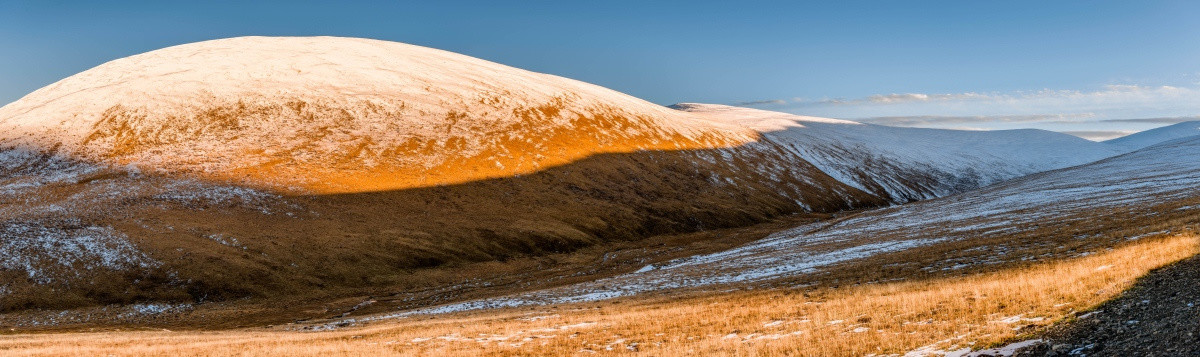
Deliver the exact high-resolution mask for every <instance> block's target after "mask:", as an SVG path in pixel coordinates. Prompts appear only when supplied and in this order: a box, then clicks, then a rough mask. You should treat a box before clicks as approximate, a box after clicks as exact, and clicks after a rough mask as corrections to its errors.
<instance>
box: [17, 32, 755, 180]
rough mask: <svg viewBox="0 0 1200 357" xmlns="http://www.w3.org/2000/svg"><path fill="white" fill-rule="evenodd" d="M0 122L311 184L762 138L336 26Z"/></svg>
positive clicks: (24, 137)
mask: <svg viewBox="0 0 1200 357" xmlns="http://www.w3.org/2000/svg"><path fill="white" fill-rule="evenodd" d="M0 133H2V134H0V145H3V146H5V147H9V148H14V147H16V148H27V149H34V150H36V151H42V152H52V153H54V154H57V155H60V156H66V157H69V158H71V159H75V160H81V161H86V162H91V163H100V164H104V165H120V166H125V165H132V166H135V167H137V168H139V169H140V170H142V171H143V172H157V173H184V174H187V175H192V176H196V177H200V178H205V179H215V180H221V181H228V180H232V181H233V182H236V183H240V184H248V185H251V186H256V187H263V188H271V189H284V190H292V189H299V190H301V191H304V192H313V193H346V192H363V191H379V190H392V189H405V188H414V187H428V186H435V185H442V184H454V183H462V182H468V181H473V180H480V179H487V178H499V177H510V176H513V175H520V174H525V173H530V172H534V171H538V170H541V169H544V168H549V167H554V166H558V165H563V164H567V163H570V162H573V161H575V160H579V159H582V158H585V157H587V156H591V155H595V154H601V153H628V152H636V151H640V150H686V149H707V148H718V147H728V146H733V145H738V144H741V143H745V142H747V141H751V140H753V139H755V138H756V134H755V132H753V131H752V130H749V129H745V128H740V127H738V126H734V125H731V124H721V123H719V122H713V121H707V120H704V119H700V118H697V117H695V116H689V115H687V114H686V113H682V112H679V111H675V110H671V109H669V108H665V107H662V106H659V105H655V104H653V103H649V102H646V101H643V100H640V99H637V98H634V97H631V96H628V95H625V94H622V93H618V92H616V91H612V90H609V89H606V88H602V87H599V86H595V85H591V84H587V83H583V82H579V81H575V80H571V79H566V78H562V77H557V76H552V75H547V74H541V73H535V72H530V71H525V70H521V69H517V68H512V67H508V66H504V65H500V64H497V63H493V62H488V61H484V60H481V59H477V58H472V57H468V56H464V55H460V54H455V53H451V52H446V51H441V50H436V49H431V48H426V47H420V46H414V45H408V44H403V43H397V42H388V41H379V40H368V39H357V38H339V37H239V38H230V39H221V40H212V41H205V42H198V43H191V44H185V45H179V46H174V47H169V48H165V49H161V50H156V51H152V52H148V53H144V54H140V55H135V56H131V57H127V58H122V59H118V60H114V61H111V62H108V63H105V64H103V65H100V66H97V67H95V68H92V69H90V70H87V71H84V72H82V73H79V74H76V75H74V76H71V77H68V78H66V79H63V80H61V81H59V82H57V83H54V84H52V85H50V86H47V87H45V88H42V89H40V90H38V91H35V92H33V93H31V94H29V95H27V96H25V97H24V98H22V99H20V100H18V101H16V102H14V103H12V104H9V105H7V106H5V107H3V108H0Z"/></svg>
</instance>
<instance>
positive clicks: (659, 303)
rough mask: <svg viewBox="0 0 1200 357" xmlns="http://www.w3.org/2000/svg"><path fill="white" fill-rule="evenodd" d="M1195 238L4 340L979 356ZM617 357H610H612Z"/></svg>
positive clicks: (1104, 294)
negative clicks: (498, 303)
mask: <svg viewBox="0 0 1200 357" xmlns="http://www.w3.org/2000/svg"><path fill="white" fill-rule="evenodd" d="M1198 251H1200V240H1198V239H1197V237H1194V236H1176V237H1169V238H1164V239H1154V240H1144V241H1140V242H1137V243H1133V244H1131V245H1127V246H1124V247H1120V248H1117V249H1114V250H1110V251H1106V252H1103V253H1101V254H1093V255H1090V256H1087V257H1083V258H1077V259H1073V260H1069V261H1060V262H1053V263H1044V264H1039V265H1034V266H1028V267H1023V268H1015V269H1008V270H1003V271H995V272H987V273H980V274H974V275H969V276H962V277H952V278H942V279H931V280H923V281H912V282H898V283H888V284H873V285H861V286H855V287H848V288H841V289H828V288H819V289H806V290H802V289H775V290H767V291H761V290H759V291H755V290H751V291H740V292H732V293H725V294H719V295H710V296H700V297H690V298H682V299H657V300H654V299H647V300H640V301H639V300H625V301H619V302H602V303H592V304H579V305H565V306H551V307H539V308H534V309H520V310H506V311H491V312H475V313H465V314H459V315H452V316H437V317H431V318H411V319H407V320H399V321H393V322H384V323H377V324H372V325H369V326H366V327H362V328H352V329H345V330H338V331H331V332H308V333H305V332H289V331H271V330H237V331H219V332H105V333H77V334H40V335H12V336H3V337H0V353H3V354H6V355H87V356H92V355H219V356H258V355H332V354H337V355H361V356H374V355H441V354H449V355H547V354H550V355H565V354H587V353H589V352H597V353H601V354H614V353H616V354H620V353H632V351H634V350H637V351H639V352H648V354H650V355H693V354H714V355H805V356H807V355H864V354H873V353H874V354H902V353H904V352H905V351H910V350H913V349H916V348H919V347H922V346H929V345H934V347H937V348H942V349H948V348H953V347H956V346H967V345H973V346H974V347H976V348H979V347H984V346H987V345H992V344H996V343H1001V342H1003V341H1007V340H1012V339H1014V338H1019V337H1020V335H1021V334H1023V333H1026V332H1030V331H1033V330H1036V328H1037V327H1038V326H1044V325H1048V324H1050V323H1053V322H1056V321H1061V320H1064V319H1068V318H1070V317H1072V316H1073V314H1074V313H1075V312H1078V311H1084V310H1087V309H1090V308H1092V307H1095V306H1096V305H1098V304H1099V303H1101V302H1103V301H1105V300H1108V299H1111V298H1113V297H1114V296H1116V295H1117V294H1119V293H1120V292H1121V291H1123V290H1124V289H1126V288H1128V287H1129V286H1130V285H1131V284H1132V283H1133V282H1134V281H1135V280H1136V279H1137V278H1138V277H1141V276H1143V275H1145V274H1146V273H1147V272H1149V271H1150V270H1152V269H1155V268H1158V267H1161V266H1164V265H1167V264H1170V263H1172V262H1175V261H1178V260H1180V259H1183V258H1186V257H1188V256H1192V255H1194V254H1197V252H1198ZM610 349H611V350H610Z"/></svg>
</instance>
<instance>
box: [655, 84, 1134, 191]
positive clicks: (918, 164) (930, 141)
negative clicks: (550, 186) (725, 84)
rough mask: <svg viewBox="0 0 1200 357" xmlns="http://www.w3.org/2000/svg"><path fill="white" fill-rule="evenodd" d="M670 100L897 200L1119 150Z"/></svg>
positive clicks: (1066, 140)
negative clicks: (760, 136) (751, 132)
mask: <svg viewBox="0 0 1200 357" xmlns="http://www.w3.org/2000/svg"><path fill="white" fill-rule="evenodd" d="M674 107H675V108H677V109H680V110H684V111H688V112H690V113H693V114H696V115H699V116H702V117H705V118H709V119H711V120H716V121H724V122H728V123H735V124H738V125H743V126H747V127H749V128H753V129H755V130H757V131H760V132H762V133H763V134H764V136H765V139H766V140H769V141H772V142H775V143H777V144H779V145H782V146H783V147H785V148H787V149H788V150H790V151H791V152H793V153H795V154H796V155H798V156H800V157H801V158H803V159H804V160H807V161H808V162H811V163H812V164H814V165H816V166H817V167H818V168H820V169H821V170H822V171H824V172H825V173H827V174H829V175H830V176H833V177H834V178H836V179H838V180H840V181H842V182H845V183H847V184H850V185H852V186H854V187H857V188H859V189H862V190H864V191H867V192H871V193H874V194H877V195H880V196H883V197H885V198H887V199H890V200H892V201H894V202H905V201H911V200H919V199H927V198H932V197H939V196H944V195H946V194H950V193H955V192H959V191H962V190H964V189H970V188H976V187H981V186H985V185H988V184H992V183H996V182H1000V181H1003V180H1007V179H1011V178H1014V177H1018V176H1023V175H1028V174H1032V173H1035V172H1041V171H1046V170H1052V169H1058V168H1063V167H1068V166H1074V165H1079V164H1084V163H1088V162H1092V161H1096V160H1099V159H1103V158H1106V157H1109V156H1113V155H1116V154H1118V153H1120V152H1124V151H1122V150H1121V149H1119V148H1115V147H1110V146H1107V145H1104V144H1101V143H1096V142H1092V141H1088V140H1084V139H1080V138H1077V137H1074V136H1071V135H1066V134H1060V133H1054V132H1050V131H1044V130H1032V129H1030V130H1004V131H964V130H941V129H922V128H898V127H888V126H881V125H872V124H861V123H857V122H852V121H846V120H837V119H827V118H817V117H807V116H798V115H793V114H787V113H779V112H772V111H765V110H757V109H750V108H740V107H730V106H723V105H712V104H691V103H685V104H677V105H675V106H674Z"/></svg>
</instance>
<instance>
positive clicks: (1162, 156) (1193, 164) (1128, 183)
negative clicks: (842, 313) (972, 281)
mask: <svg viewBox="0 0 1200 357" xmlns="http://www.w3.org/2000/svg"><path fill="white" fill-rule="evenodd" d="M1197 187H1200V137H1196V138H1190V139H1180V140H1175V141H1171V142H1168V143H1163V144H1159V145H1154V146H1151V147H1148V148H1146V149H1143V150H1139V151H1136V152H1133V153H1129V154H1125V155H1120V156H1116V157H1112V158H1108V159H1105V160H1101V161H1098V162H1095V163H1091V164H1087V165H1081V166H1076V167H1071V168H1067V169H1061V170H1054V171H1049V172H1044V173H1039V174H1034V175H1030V176H1027V177H1022V178H1018V179H1015V180H1011V181H1007V182H1004V183H1001V184H997V185H993V186H989V187H986V188H983V189H980V190H974V191H969V192H965V193H961V194H956V195H951V196H948V197H944V198H939V199H933V200H926V201H921V202H916V203H911V204H906V205H900V206H895V207H889V208H885V209H879V210H872V211H866V212H863V213H861V214H856V215H851V216H848V217H844V218H842V219H837V220H833V221H831V222H822V223H815V224H811V225H805V226H800V227H796V228H794V229H789V230H785V231H781V232H778V233H775V234H773V235H772V236H770V237H767V238H765V239H762V240H760V241H757V242H754V243H751V244H747V245H745V246H742V247H738V248H735V249H731V250H727V251H723V252H718V253H713V254H707V255H699V256H693V257H688V258H683V259H678V260H674V261H670V262H667V263H663V264H659V265H654V266H646V267H644V268H642V269H640V270H638V271H636V272H632V273H629V274H625V275H620V276H616V277H611V278H606V279H601V280H597V281H593V282H586V283H581V284H576V285H570V286H566V287H561V288H554V289H548V290H542V291H535V292H530V293H526V294H521V295H516V296H508V297H501V298H495V299H487V300H476V301H467V302H462V303H457V304H449V305H443V306H438V307H433V308H429V309H423V310H416V311H413V312H407V313H402V314H400V316H407V315H409V314H412V313H445V312H454V311H464V310H476V309H488V308H499V307H514V306H529V305H543V304H560V303H575V302H587V301H597V300H605V299H612V298H619V297H626V296H633V295H638V294H652V293H653V294H662V293H665V292H676V293H677V292H679V291H684V290H685V289H696V288H700V289H704V291H729V290H730V289H734V288H736V287H738V286H743V285H741V284H751V285H750V286H754V287H761V286H763V283H764V282H772V281H781V280H782V282H781V284H782V285H783V286H794V285H795V284H796V283H797V282H807V281H810V280H817V281H821V280H822V278H823V277H824V276H827V275H829V274H834V273H831V272H835V273H838V272H840V273H841V274H842V275H835V277H841V278H842V279H846V278H847V275H846V274H850V275H849V279H847V281H842V283H846V284H849V283H852V282H854V280H853V279H864V276H865V278H870V279H883V281H886V279H913V278H919V277H920V276H921V274H922V273H923V272H937V271H947V270H949V271H963V272H966V271H969V270H970V269H978V268H983V267H987V266H995V265H999V264H1025V263H1027V262H1034V261H1040V260H1049V259H1062V258H1070V257H1080V256H1085V255H1088V254H1090V253H1089V252H1090V251H1094V250H1098V249H1106V248H1111V247H1113V246H1115V245H1119V244H1121V243H1123V242H1126V241H1129V240H1137V239H1141V238H1145V237H1150V236H1155V235H1164V234H1170V233H1173V232H1180V231H1188V230H1191V231H1193V232H1194V231H1195V230H1196V229H1197V228H1196V227H1200V191H1197V190H1196V188H1197ZM867 259H874V260H867ZM864 260H866V261H867V263H864V264H863V265H858V266H855V265H853V264H855V263H856V262H861V261H864ZM839 265H849V266H850V268H849V269H848V270H849V271H851V272H850V273H845V272H844V271H837V270H836V268H837V267H838V266H839ZM855 268H857V269H861V270H854V269H855ZM824 279H825V280H828V279H829V278H824ZM833 282H835V283H836V282H838V280H836V279H835V280H833ZM393 316H395V315H393Z"/></svg>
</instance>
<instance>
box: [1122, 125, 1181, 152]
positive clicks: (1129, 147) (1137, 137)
mask: <svg viewBox="0 0 1200 357" xmlns="http://www.w3.org/2000/svg"><path fill="white" fill-rule="evenodd" d="M1197 135H1200V121H1189V122H1182V123H1178V124H1173V125H1168V126H1164V127H1161V128H1154V129H1150V130H1146V131H1143V132H1139V133H1134V134H1130V135H1126V136H1122V137H1119V138H1116V139H1112V140H1107V141H1105V142H1104V143H1106V144H1109V145H1112V146H1114V147H1117V148H1120V149H1122V150H1125V151H1133V150H1137V149H1141V148H1144V147H1147V146H1151V145H1154V144H1158V143H1162V142H1167V141H1171V140H1175V139H1180V138H1186V137H1190V136H1197Z"/></svg>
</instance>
